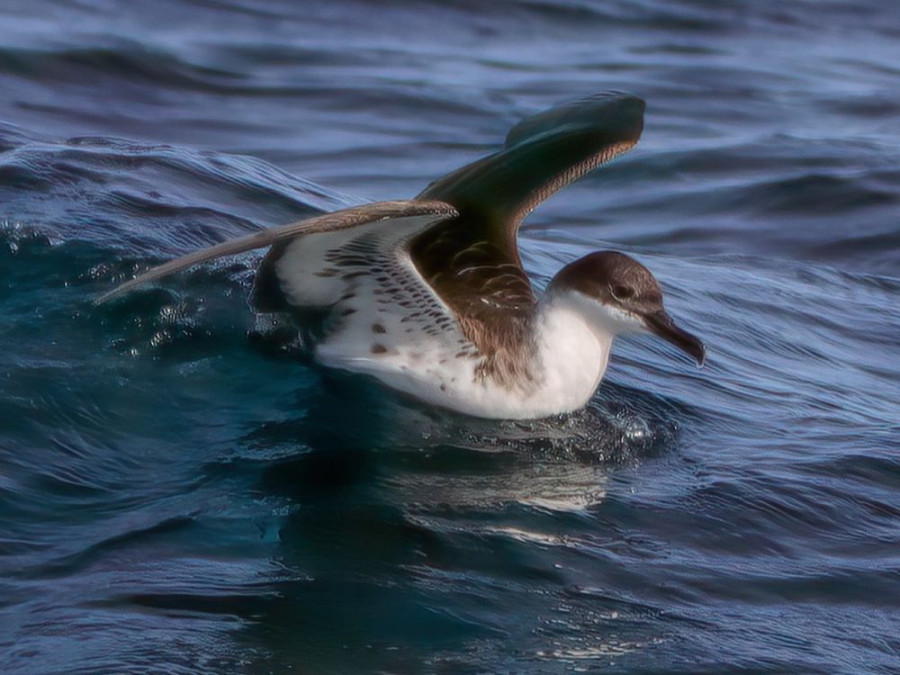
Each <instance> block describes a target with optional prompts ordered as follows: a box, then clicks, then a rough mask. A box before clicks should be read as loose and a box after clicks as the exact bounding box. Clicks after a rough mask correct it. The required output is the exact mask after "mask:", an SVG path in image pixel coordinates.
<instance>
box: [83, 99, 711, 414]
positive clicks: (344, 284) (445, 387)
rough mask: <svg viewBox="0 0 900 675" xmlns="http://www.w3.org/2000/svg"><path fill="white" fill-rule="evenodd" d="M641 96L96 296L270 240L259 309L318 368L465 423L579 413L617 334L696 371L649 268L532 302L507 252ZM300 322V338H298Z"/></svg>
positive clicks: (610, 140) (571, 270) (522, 127)
mask: <svg viewBox="0 0 900 675" xmlns="http://www.w3.org/2000/svg"><path fill="white" fill-rule="evenodd" d="M643 113H644V102H643V101H642V100H641V99H639V98H637V97H635V96H632V95H629V94H624V93H621V92H603V93H600V94H595V95H593V96H590V97H587V98H583V99H579V100H577V101H573V102H570V103H567V104H563V105H560V106H557V107H555V108H551V109H550V110H547V111H544V112H542V113H540V114H537V115H534V116H532V117H529V118H527V119H525V120H523V121H522V122H520V123H519V124H518V125H516V126H515V127H513V129H512V130H511V131H510V132H509V134H508V135H507V137H506V142H505V144H504V147H503V149H501V150H500V151H499V152H496V153H494V154H492V155H489V156H488V157H485V158H483V159H480V160H478V161H476V162H474V163H472V164H469V165H468V166H464V167H462V168H461V169H458V170H457V171H454V172H452V173H450V174H449V175H447V176H444V177H443V178H440V179H438V180H436V181H434V182H433V183H431V184H430V185H429V186H428V187H427V188H426V189H425V190H424V192H422V193H421V194H420V195H419V196H418V197H416V198H415V199H412V200H407V201H391V202H378V203H374V204H369V205H367V206H362V207H358V208H350V209H345V210H342V211H337V212H335V213H330V214H326V215H323V216H319V217H316V218H311V219H308V220H303V221H300V222H297V223H292V224H290V225H285V226H283V227H277V228H272V229H268V230H265V231H263V232H259V233H257V234H253V235H250V236H247V237H243V238H240V239H236V240H233V241H227V242H224V243H222V244H218V245H216V246H213V247H211V248H208V249H204V250H201V251H198V252H195V253H192V254H189V255H187V256H184V257H182V258H178V259H176V260H173V261H171V262H168V263H166V264H164V265H160V266H159V267H156V268H153V269H151V270H149V271H148V272H146V273H144V274H142V275H140V276H138V277H136V278H135V279H132V280H131V281H128V282H126V283H124V284H122V285H121V286H119V287H118V288H116V289H114V290H112V291H110V292H109V293H107V294H105V295H103V296H101V297H100V298H99V299H98V300H97V302H104V301H106V300H109V299H111V298H113V297H116V296H118V295H121V294H122V293H124V292H126V291H128V290H130V289H132V288H134V287H135V286H137V285H139V284H143V283H146V282H149V281H154V280H157V279H160V278H161V277H164V276H166V275H169V274H172V273H173V272H177V271H179V270H183V269H185V268H187V267H190V266H192V265H196V264H198V263H202V262H204V261H207V260H212V259H214V258H220V257H222V256H229V255H234V254H237V253H241V252H244V251H248V250H251V249H257V248H264V247H267V246H270V247H271V249H270V250H269V251H268V253H267V254H266V255H265V257H264V258H263V261H262V263H261V264H260V267H259V270H258V272H257V275H256V280H255V283H254V288H253V304H254V307H255V309H257V310H258V311H260V312H290V313H293V314H294V315H295V316H296V317H297V318H298V319H299V320H300V321H301V329H302V330H304V331H305V334H307V335H308V336H311V344H312V347H311V349H312V354H313V356H314V358H315V359H317V360H318V361H319V362H321V363H322V364H324V365H326V366H329V367H333V368H340V369H343V370H347V371H352V372H356V373H364V374H368V375H371V376H373V377H375V378H376V379H378V380H379V381H381V382H382V383H384V384H385V385H387V386H388V387H391V388H393V389H396V390H399V391H401V392H405V393H406V394H410V395H412V396H413V397H415V398H417V399H420V400H422V401H425V402H427V403H430V404H433V405H437V406H442V407H444V408H449V409H451V410H455V411H458V412H461V413H465V414H468V415H474V416H478V417H488V418H510V419H524V418H537V417H545V416H548V415H552V414H556V413H564V412H569V411H572V410H575V409H578V408H580V407H582V406H584V405H585V404H586V403H587V402H588V400H589V399H590V398H591V396H592V395H593V394H594V392H595V391H596V389H597V387H598V385H599V384H600V380H601V379H602V377H603V374H604V372H605V371H606V367H607V363H608V360H609V352H610V349H611V348H612V344H613V340H614V339H615V337H616V336H617V335H621V334H624V333H634V332H649V333H653V334H655V335H657V336H659V337H661V338H662V339H664V340H667V341H668V342H670V343H672V344H673V345H675V346H676V347H678V348H679V349H681V350H683V351H684V352H686V353H687V354H689V355H690V356H692V357H694V358H695V359H696V361H697V363H698V364H699V365H702V364H703V361H704V358H705V348H704V345H703V343H702V342H701V341H700V340H698V339H697V338H696V337H694V336H693V335H691V334H690V333H688V332H686V331H684V330H682V329H680V328H679V327H677V326H676V325H675V323H674V322H673V321H672V319H671V318H670V317H669V315H668V314H667V313H666V311H665V309H664V307H663V296H662V291H661V290H660V287H659V284H658V283H657V281H656V279H655V278H654V277H653V275H652V274H651V273H650V271H649V270H648V269H647V268H646V267H644V266H643V265H641V264H640V263H639V262H637V261H636V260H634V259H633V258H631V257H629V256H627V255H625V254H624V253H619V252H616V251H598V252H595V253H591V254H590V255H587V256H585V257H583V258H581V259H579V260H576V261H574V262H572V263H570V264H569V265H567V266H566V267H564V268H563V269H562V270H560V271H559V273H558V274H557V275H556V276H555V277H554V278H553V280H552V281H551V282H550V284H549V286H548V287H547V289H546V292H545V293H544V294H543V296H542V297H541V298H538V297H537V296H536V295H535V293H534V290H533V289H532V287H531V283H530V282H529V280H528V277H527V275H526V274H525V271H524V270H523V268H522V263H521V259H520V257H519V252H518V246H517V243H516V235H517V232H518V229H519V225H520V223H521V222H522V220H523V218H525V216H527V215H528V214H529V213H531V211H532V210H533V209H534V208H535V207H536V206H537V205H538V204H539V203H541V202H542V201H544V200H545V199H547V197H549V196H550V195H552V194H553V193H555V192H556V191H557V190H559V189H560V188H562V187H564V186H565V185H568V184H569V183H571V182H572V181H574V180H576V179H578V178H580V177H581V176H583V175H584V174H586V173H587V172H589V171H591V170H593V169H595V168H596V167H598V166H599V165H601V164H603V163H605V162H608V161H609V160H611V159H613V158H615V157H617V156H619V155H621V154H622V153H624V152H626V151H628V150H629V149H631V148H632V147H633V146H634V145H635V144H636V143H637V141H638V139H639V138H640V135H641V131H642V129H643ZM312 326H314V328H311V327H312Z"/></svg>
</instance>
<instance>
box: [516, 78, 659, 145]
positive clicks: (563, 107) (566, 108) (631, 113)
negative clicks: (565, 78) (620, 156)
mask: <svg viewBox="0 0 900 675" xmlns="http://www.w3.org/2000/svg"><path fill="white" fill-rule="evenodd" d="M645 109H646V103H645V102H644V99H642V98H640V97H639V96H635V95H634V94H631V93H628V92H625V91H616V90H612V91H601V92H598V93H596V94H591V95H590V96H585V97H583V98H579V99H575V100H572V101H569V102H568V103H562V104H560V105H557V106H554V107H552V108H550V109H549V110H545V111H543V112H539V113H537V114H535V115H532V116H531V117H526V118H525V119H524V120H522V121H521V122H519V123H518V124H517V125H515V126H514V127H513V128H512V129H510V130H509V133H508V134H507V135H506V141H505V143H504V147H505V148H506V149H509V148H513V147H516V146H520V145H525V144H527V143H531V142H532V141H535V140H538V139H542V138H546V137H549V136H561V135H563V134H572V133H576V132H590V131H600V132H603V133H604V134H606V135H610V136H614V137H616V138H617V139H619V140H620V141H623V142H629V143H631V144H632V145H634V144H635V143H637V141H638V139H639V138H640V136H641V132H642V131H643V128H644V111H645Z"/></svg>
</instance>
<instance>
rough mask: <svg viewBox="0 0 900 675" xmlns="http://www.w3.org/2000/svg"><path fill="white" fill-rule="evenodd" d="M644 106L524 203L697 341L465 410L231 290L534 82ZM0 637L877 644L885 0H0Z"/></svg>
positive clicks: (155, 658)
mask: <svg viewBox="0 0 900 675" xmlns="http://www.w3.org/2000/svg"><path fill="white" fill-rule="evenodd" d="M604 89H623V90H628V91H631V92H634V93H636V94H638V95H639V96H641V97H643V98H644V99H646V100H647V103H648V109H647V117H646V126H645V133H644V137H643V139H642V141H641V143H640V144H639V145H638V147H637V148H636V149H635V150H634V151H633V152H632V153H631V154H629V155H628V156H627V157H626V158H624V159H622V160H620V161H619V162H617V163H616V164H614V165H613V166H610V167H609V168H607V169H604V170H602V171H600V172H598V173H596V174H595V175H592V176H591V177H589V178H587V179H586V180H584V181H583V182H581V183H579V184H577V185H576V186H573V187H571V188H569V189H567V190H566V191H564V192H563V193H561V194H560V195H558V196H557V197H555V198H554V199H553V200H551V201H550V202H549V203H547V204H546V205H544V206H543V207H542V208H541V209H540V210H539V211H538V212H536V213H535V214H534V216H532V217H531V218H530V220H529V221H528V222H527V223H526V226H525V227H524V228H523V231H522V233H521V245H522V248H523V250H524V258H525V262H526V263H527V266H528V269H529V271H530V272H531V273H532V275H533V278H534V279H535V282H536V284H537V285H539V286H541V285H543V284H544V283H546V281H547V279H548V278H549V277H551V276H552V275H553V273H554V272H555V271H556V270H557V269H558V268H559V267H560V266H561V265H563V264H564V263H566V262H568V261H570V260H572V259H574V258H576V257H578V256H580V255H583V254H585V253H587V252H589V251H591V250H594V249H598V248H605V247H614V248H617V249H620V250H624V251H627V252H629V253H631V254H632V255H634V256H636V257H637V258H638V259H640V260H641V261H642V262H644V263H645V264H646V265H648V266H649V267H650V268H651V269H652V270H653V271H654V272H655V273H656V275H657V276H658V278H659V279H660V280H661V282H662V284H663V286H664V288H665V289H666V292H667V297H668V305H669V308H670V310H671V313H672V314H673V315H674V316H676V317H677V318H678V319H679V321H680V323H681V324H682V325H684V327H685V328H687V329H688V330H691V331H692V332H695V333H697V334H698V335H700V336H701V337H703V338H704V340H705V341H706V343H707V346H708V348H709V358H708V361H707V366H706V367H705V368H704V369H702V370H698V369H697V368H695V367H694V366H693V365H691V364H690V363H689V362H688V360H687V359H685V358H680V357H679V356H678V355H677V354H675V353H674V352H673V351H672V350H671V349H670V348H669V347H667V346H665V345H663V344H661V343H660V342H659V341H654V340H652V339H641V338H636V339H631V340H626V341H622V342H621V343H619V344H617V345H616V349H615V351H614V357H613V362H612V365H611V368H610V372H609V374H608V377H607V379H606V380H605V381H604V384H603V385H602V387H601V389H600V391H599V392H598V394H597V396H596V397H595V399H594V400H593V401H592V403H591V405H590V406H589V407H588V408H587V409H586V410H585V411H583V412H580V413H576V414H573V415H570V416H567V417H564V418H560V419H552V420H545V421H540V422H533V423H515V424H514V423H504V422H485V421H473V420H467V419H465V418H462V417H456V416H453V415H450V414H447V413H443V412H439V411H435V410H429V409H426V408H422V407H419V406H417V405H416V404H413V403H410V402H408V401H405V400H402V399H399V398H395V397H394V396H392V395H388V394H386V393H385V392H384V391H382V390H380V389H378V388H377V387H375V386H374V385H371V384H370V383H367V382H360V381H357V380H356V379H354V378H352V377H346V376H338V375H334V374H329V373H327V372H324V371H322V370H319V369H316V368H315V367H314V366H312V365H310V364H308V363H305V362H304V361H302V360H301V359H299V358H298V356H297V350H296V348H295V346H294V343H293V340H292V333H291V331H290V330H289V329H288V328H286V327H285V326H284V325H283V324H280V323H278V322H272V321H269V320H264V319H260V318H257V317H254V316H253V313H252V312H251V311H250V309H249V307H248V305H247V297H248V294H249V288H250V284H251V282H252V273H253V269H254V265H255V263H256V261H257V260H258V256H256V257H254V256H252V255H250V256H243V257H239V258H237V259H235V260H232V261H222V262H219V263H215V264H212V265H208V266H205V267H202V268H198V269H195V270H192V271H190V272H187V273H184V274H181V275H178V276H177V277H175V278H173V279H172V280H170V281H167V282H166V283H165V284H163V285H160V286H156V287H153V288H150V289H146V290H142V291H140V292H136V293H134V294H132V295H130V296H129V297H127V298H126V299H124V300H122V301H121V302H117V303H114V304H110V305H108V306H102V307H99V308H95V307H93V306H92V304H91V301H92V299H93V298H95V297H96V296H97V295H98V294H100V293H102V292H104V291H106V290H109V289H110V288H112V287H113V285H115V284H116V283H117V282H119V281H121V280H123V279H126V278H128V277H130V276H131V275H132V274H134V273H135V272H136V271H137V270H141V269H144V268H146V267H147V266H149V265H151V264H154V263H157V262H160V261H163V260H167V259H169V258H171V257H172V256H175V255H178V254H181V253H185V252H188V251H192V250H195V249H197V248H199V247H201V246H204V245H208V244H211V243H213V242H218V241H221V240H224V239H226V238H230V237H234V236H236V235H240V234H243V233H247V232H252V231H255V230H257V229H259V228H261V227H267V226H272V225H277V224H281V223H284V222H288V221H290V220H295V219H297V218H300V217H303V216H306V215H310V214H314V213H317V212H319V211H321V210H328V209H334V208H339V207H343V206H347V205H351V204H356V203H360V202H363V201H366V200H373V199H391V198H403V197H410V196H412V195H414V194H416V193H417V192H418V191H419V190H421V189H422V188H423V187H424V185H426V184H427V183H428V182H429V181H430V180H432V179H434V178H436V177H438V176H440V175H442V174H443V173H445V172H447V171H449V170H452V169H454V168H456V167H458V166H461V165H462V164H464V163H466V162H469V161H472V160H473V159H475V158H477V157H479V156H481V155H483V154H486V153H487V152H490V151H492V150H493V149H494V148H496V147H497V146H498V144H499V143H501V141H502V138H503V136H504V135H505V133H506V131H507V129H508V128H509V127H510V126H511V125H513V124H514V123H516V122H517V121H518V120H520V119H521V118H522V117H524V116H527V115H529V114H532V113H534V112H537V111H539V110H541V109H543V108H546V107H549V106H552V105H554V104H556V103H559V102H561V101H565V100H568V99H572V98H577V97H580V96H584V95H587V94H590V93H593V92H595V91H600V90H604ZM0 92H2V96H0V316H2V320H0V341H2V342H0V345H2V350H0V672H3V673H20V672H21V673H122V672H129V673H138V672H148V673H149V672H166V673H194V672H204V673H206V672H222V673H234V672H248V673H263V672H274V673H281V672H300V673H354V672H360V673H362V672H382V673H414V672H415V673H419V672H421V673H500V672H510V673H563V672H576V671H587V672H597V671H604V672H633V671H640V672H666V673H669V672H691V673H694V672H734V671H738V670H744V671H749V672H806V673H812V672H816V673H859V672H882V673H888V672H898V671H900V455H898V446H900V443H898V440H900V217H898V214H900V169H898V162H897V148H898V147H900V123H898V119H900V94H898V92H900V12H898V11H897V7H896V5H895V3H893V2H891V1H890V0H884V1H883V2H878V1H876V0H858V1H851V0H845V1H840V0H834V1H832V2H811V1H800V0H798V1H796V2H778V3H776V2H759V1H756V0H729V1H728V2H718V3H706V2H699V1H696V0H675V1H668V0H667V1H665V2H664V1H663V0H634V1H631V2H626V1H624V0H621V1H613V2H602V3H601V2H589V1H587V0H543V1H540V0H537V1H531V2H526V1H524V0H522V1H518V2H516V1H513V0H505V1H503V2H494V3H477V2H473V1H470V0H441V1H440V2H438V1H436V0H419V1H416V2H402V3H401V2H381V3H374V2H363V1H361V0H360V1H356V2H344V3H313V2H308V3H305V2H289V1H288V0H216V1H213V0H209V1H206V2H204V1H201V0H180V1H176V0H158V1H156V2H143V3H138V2H126V1H125V0H119V1H115V0H27V1H26V0H5V1H4V2H3V3H2V6H0Z"/></svg>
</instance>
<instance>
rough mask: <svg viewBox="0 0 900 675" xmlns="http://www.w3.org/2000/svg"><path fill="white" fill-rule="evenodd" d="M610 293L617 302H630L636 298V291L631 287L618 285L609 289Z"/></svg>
mask: <svg viewBox="0 0 900 675" xmlns="http://www.w3.org/2000/svg"><path fill="white" fill-rule="evenodd" d="M609 292H610V293H612V296H613V297H614V298H615V299H616V300H619V301H621V300H629V299H631V298H633V297H634V289H633V288H631V287H630V286H622V285H620V284H616V285H615V286H610V287H609Z"/></svg>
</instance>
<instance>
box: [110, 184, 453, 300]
mask: <svg viewBox="0 0 900 675" xmlns="http://www.w3.org/2000/svg"><path fill="white" fill-rule="evenodd" d="M456 214H457V212H456V210H455V209H454V208H453V207H452V206H450V205H448V204H446V203H443V202H437V201H393V202H376V203H374V204H367V205H365V206H360V207H356V208H351V209H344V210H342V211H335V212H334V213H327V214H325V215H323V216H317V217H315V218H309V219H307V220H301V221H298V222H296V223H291V224H289V225H283V226H281V227H273V228H270V229H267V230H263V231H262V232H257V233H255V234H251V235H249V236H246V237H241V238H239V239H232V240H231V241H226V242H223V243H221V244H216V245H215V246H211V247H209V248H206V249H203V250H200V251H196V252H194V253H189V254H188V255H186V256H182V257H181V258H176V259H175V260H171V261H169V262H167V263H165V264H162V265H159V266H158V267H154V268H152V269H150V270H148V271H147V272H144V273H143V274H141V275H139V276H137V277H135V278H134V279H131V280H130V281H126V282H125V283H124V284H122V285H120V286H118V287H117V288H114V289H113V290H111V291H109V292H108V293H105V294H103V295H101V296H100V297H99V298H97V299H96V300H95V301H94V304H100V303H103V302H106V301H108V300H111V299H113V298H115V297H118V296H120V295H122V294H124V293H127V292H128V291H130V290H132V289H133V288H135V287H137V286H141V285H143V284H146V283H149V282H151V281H157V280H159V279H162V278H163V277H167V276H169V275H170V274H174V273H176V272H180V271H181V270H184V269H187V268H188V267H193V266H194V265H199V264H200V263H204V262H207V261H209V260H215V259H217V258H224V257H227V256H232V255H237V254H238V253H243V252H245V251H251V250H254V249H259V248H265V247H267V246H272V245H274V244H278V243H279V242H285V241H290V240H291V239H294V238H295V237H298V236H300V235H309V234H323V233H329V232H339V231H342V230H347V229H350V228H356V227H362V226H365V225H368V224H370V223H375V222H378V221H385V220H393V219H402V218H410V217H416V216H422V217H426V220H425V221H423V222H426V223H433V222H440V221H441V220H445V219H447V218H452V217H454V216H455V215H456Z"/></svg>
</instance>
